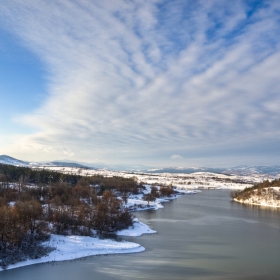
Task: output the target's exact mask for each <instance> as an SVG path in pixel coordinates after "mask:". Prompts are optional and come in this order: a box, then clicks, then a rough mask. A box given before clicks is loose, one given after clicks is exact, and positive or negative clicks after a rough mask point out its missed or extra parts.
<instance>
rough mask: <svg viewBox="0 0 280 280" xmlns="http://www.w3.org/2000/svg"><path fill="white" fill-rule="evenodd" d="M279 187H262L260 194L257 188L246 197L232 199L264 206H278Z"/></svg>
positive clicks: (279, 204)
mask: <svg viewBox="0 0 280 280" xmlns="http://www.w3.org/2000/svg"><path fill="white" fill-rule="evenodd" d="M279 196H280V187H269V188H263V189H262V190H261V194H259V195H258V190H254V193H253V194H252V195H251V196H250V197H249V198H247V199H240V200H239V199H234V201H236V202H239V203H245V204H252V205H259V206H266V207H275V208H279V207H280V199H279Z"/></svg>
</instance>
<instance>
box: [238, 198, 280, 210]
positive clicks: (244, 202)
mask: <svg viewBox="0 0 280 280" xmlns="http://www.w3.org/2000/svg"><path fill="white" fill-rule="evenodd" d="M233 200H234V201H236V202H238V203H242V204H248V205H256V206H265V207H271V208H280V206H278V205H273V204H268V203H255V202H249V201H241V200H238V199H236V198H234V199H233Z"/></svg>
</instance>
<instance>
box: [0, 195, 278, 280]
mask: <svg viewBox="0 0 280 280" xmlns="http://www.w3.org/2000/svg"><path fill="white" fill-rule="evenodd" d="M136 216H137V217H138V218H139V219H140V220H141V221H143V222H145V223H147V224H149V225H150V226H151V227H152V228H153V229H155V230H157V231H158V234H156V235H145V236H142V237H137V238H134V237H131V238H126V239H127V240H129V241H133V242H137V243H140V244H141V245H143V246H144V247H145V248H146V251H145V252H143V253H139V254H127V255H111V256H99V257H97V256H95V257H90V258H86V259H82V260H76V261H67V262H62V263H56V264H41V265H36V266H30V267H24V268H19V269H15V270H10V271H4V272H0V279H1V280H6V279H7V280H12V279H13V280H15V279H21V280H27V279H28V280H30V279H36V280H37V279H38V278H40V279H42V280H45V279H52V280H56V279H61V278H65V279H67V280H72V279H73V280H74V279H104V280H107V279H129V280H130V279H166V280H167V279H168V280H170V279H196V280H197V279H210V280H211V279H242V280H243V279H244V280H245V279H246V280H247V279H254V280H255V279H277V280H278V279H280V267H279V257H280V242H279V240H280V209H263V208H261V207H258V206H253V207H250V206H247V205H243V204H239V203H233V202H231V201H230V197H229V192H228V191H220V190H219V191H215V190H208V191H207V190H205V191H203V192H202V193H199V194H196V195H192V196H187V195H186V196H182V197H180V198H179V199H178V200H176V201H172V202H169V203H165V208H164V209H160V210H158V211H150V212H141V213H136Z"/></svg>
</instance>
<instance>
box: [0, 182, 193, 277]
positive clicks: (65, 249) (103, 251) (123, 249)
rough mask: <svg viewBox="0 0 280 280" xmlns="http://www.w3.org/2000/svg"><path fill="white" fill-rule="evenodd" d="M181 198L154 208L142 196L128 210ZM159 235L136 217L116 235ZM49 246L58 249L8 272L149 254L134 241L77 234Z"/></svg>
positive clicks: (57, 237) (55, 237)
mask: <svg viewBox="0 0 280 280" xmlns="http://www.w3.org/2000/svg"><path fill="white" fill-rule="evenodd" d="M144 192H145V193H148V192H150V187H149V186H146V191H144ZM187 193H190V192H187ZM178 197H179V195H174V196H173V197H169V198H160V199H156V201H155V202H152V203H151V205H147V204H148V202H147V201H144V200H142V198H143V194H141V195H136V196H132V197H131V198H129V199H128V203H127V204H126V207H129V206H130V205H135V204H136V203H138V204H137V205H138V206H137V207H136V208H135V211H140V210H158V209H160V208H163V207H164V206H163V205H162V204H161V203H162V202H168V201H169V200H172V199H176V198H178ZM155 233H156V231H155V230H152V229H151V228H150V227H149V226H148V225H146V224H144V223H142V222H140V221H138V219H137V218H135V219H134V220H133V226H131V227H130V228H128V229H125V230H121V231H118V232H117V233H116V234H117V235H118V236H141V235H142V234H155ZM46 245H48V246H51V247H54V248H55V250H54V251H52V252H51V253H50V254H49V255H48V256H45V257H42V258H39V259H32V260H27V261H23V262H19V263H16V264H13V265H9V266H8V267H7V268H6V269H14V268H19V267H23V266H28V265H33V264H40V263H50V262H59V261H67V260H74V259H80V258H84V257H89V256H95V255H109V254H127V253H140V252H143V251H145V248H144V247H143V246H141V245H140V244H137V243H134V242H128V241H121V242H118V241H115V240H111V239H100V238H97V237H89V236H75V235H70V236H62V235H54V234H52V235H51V239H50V241H48V242H47V243H46ZM3 270H4V269H3V268H1V267H0V272H1V271H3Z"/></svg>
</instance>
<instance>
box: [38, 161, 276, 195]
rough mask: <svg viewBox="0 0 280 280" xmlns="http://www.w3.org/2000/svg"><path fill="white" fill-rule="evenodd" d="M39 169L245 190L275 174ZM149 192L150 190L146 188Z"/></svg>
mask: <svg viewBox="0 0 280 280" xmlns="http://www.w3.org/2000/svg"><path fill="white" fill-rule="evenodd" d="M37 168H39V169H48V170H53V171H57V172H62V173H67V174H79V175H83V176H94V175H102V176H104V177H113V176H119V177H124V178H131V177H133V178H136V179H137V180H138V182H142V183H143V184H145V185H159V186H169V185H172V186H173V187H175V188H177V189H185V190H193V189H238V190H243V189H244V188H246V187H251V186H252V185H253V184H256V183H260V182H263V181H264V180H270V181H271V180H273V179H275V176H274V177H273V176H271V175H269V174H258V173H255V174H248V175H235V174H233V175H225V174H217V173H211V172H195V173H191V174H184V173H143V172H133V173H131V172H126V171H110V170H107V169H98V170H91V169H83V168H77V167H60V166H38V167H37ZM146 191H147V192H148V191H149V190H146Z"/></svg>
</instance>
